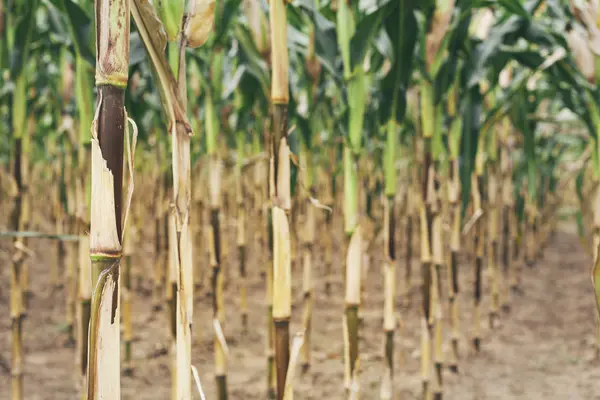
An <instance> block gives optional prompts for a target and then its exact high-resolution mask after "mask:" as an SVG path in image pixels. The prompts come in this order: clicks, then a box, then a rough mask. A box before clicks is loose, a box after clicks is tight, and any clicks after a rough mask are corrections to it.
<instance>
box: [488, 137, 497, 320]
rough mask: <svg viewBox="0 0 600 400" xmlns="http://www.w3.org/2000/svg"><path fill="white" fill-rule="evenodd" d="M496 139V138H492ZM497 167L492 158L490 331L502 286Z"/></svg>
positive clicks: (490, 185) (490, 190) (489, 192)
mask: <svg viewBox="0 0 600 400" xmlns="http://www.w3.org/2000/svg"><path fill="white" fill-rule="evenodd" d="M492 137H494V136H492ZM497 170H498V168H497V165H496V162H495V160H493V159H492V158H491V152H490V163H489V165H488V170H487V171H488V185H487V189H488V207H489V213H488V218H487V220H488V252H487V255H488V267H489V271H490V282H491V302H490V313H489V325H490V329H494V326H495V320H496V318H498V308H499V303H500V297H499V296H500V293H499V290H500V284H499V276H498V265H497V263H498V201H497V199H498V183H497Z"/></svg>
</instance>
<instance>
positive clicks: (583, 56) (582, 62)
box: [567, 29, 596, 81]
mask: <svg viewBox="0 0 600 400" xmlns="http://www.w3.org/2000/svg"><path fill="white" fill-rule="evenodd" d="M567 41H568V43H569V47H570V48H571V51H572V52H573V57H574V58H575V63H576V64H577V68H579V70H580V71H581V73H582V74H583V76H585V78H586V79H587V80H588V81H592V80H593V79H594V77H595V69H596V67H595V62H594V55H593V54H592V50H591V49H590V46H589V45H588V42H587V40H586V38H585V34H584V33H583V32H582V30H581V29H572V30H571V31H570V32H567Z"/></svg>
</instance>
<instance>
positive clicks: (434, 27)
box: [425, 0, 454, 66]
mask: <svg viewBox="0 0 600 400" xmlns="http://www.w3.org/2000/svg"><path fill="white" fill-rule="evenodd" d="M453 11H454V0H437V1H436V9H435V12H434V14H433V21H432V22H431V28H430V30H429V32H428V33H427V38H426V54H425V56H426V58H427V65H429V66H431V65H432V64H433V62H434V60H435V58H436V57H437V55H438V52H439V50H440V46H441V44H442V41H443V40H444V36H446V32H447V31H448V28H449V27H450V20H451V19H452V12H453Z"/></svg>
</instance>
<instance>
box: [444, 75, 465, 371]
mask: <svg viewBox="0 0 600 400" xmlns="http://www.w3.org/2000/svg"><path fill="white" fill-rule="evenodd" d="M458 79H459V77H458V75H457V78H456V81H455V82H454V86H453V87H452V91H451V94H450V97H449V101H448V114H449V115H450V116H451V118H453V121H452V124H451V126H450V134H449V148H450V149H449V150H450V151H449V156H450V157H449V161H450V165H449V169H450V170H449V175H450V176H449V180H448V191H447V196H448V204H449V208H450V209H449V212H450V218H451V222H450V224H451V227H450V265H449V268H448V289H449V290H448V306H449V307H448V308H449V311H450V331H451V348H450V360H449V368H450V371H452V372H454V373H457V372H458V357H459V355H458V342H459V338H460V311H459V310H460V308H459V274H458V258H459V254H460V247H461V243H460V227H461V211H462V210H461V204H460V198H461V185H460V171H459V156H460V142H461V136H462V129H463V126H462V125H463V124H462V122H463V121H462V117H461V116H460V115H458V103H459V96H458V85H459V81H458Z"/></svg>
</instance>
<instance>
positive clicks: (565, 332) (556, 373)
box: [0, 225, 600, 400]
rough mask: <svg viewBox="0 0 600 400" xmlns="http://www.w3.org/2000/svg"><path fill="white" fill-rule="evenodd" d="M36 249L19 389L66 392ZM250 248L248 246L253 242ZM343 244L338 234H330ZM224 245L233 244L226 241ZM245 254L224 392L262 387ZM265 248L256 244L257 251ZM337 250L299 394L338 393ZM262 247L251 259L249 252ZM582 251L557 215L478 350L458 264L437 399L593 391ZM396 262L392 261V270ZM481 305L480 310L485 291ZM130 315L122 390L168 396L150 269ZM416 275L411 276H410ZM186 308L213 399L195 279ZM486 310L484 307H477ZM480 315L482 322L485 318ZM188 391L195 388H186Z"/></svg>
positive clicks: (233, 301)
mask: <svg viewBox="0 0 600 400" xmlns="http://www.w3.org/2000/svg"><path fill="white" fill-rule="evenodd" d="M30 247H31V249H32V250H33V251H34V255H33V257H32V258H31V260H30V265H31V288H32V293H33V295H32V296H31V299H30V308H29V314H28V315H27V319H26V320H25V323H24V343H25V353H26V356H25V364H26V367H25V377H24V386H25V398H26V399H27V400H37V399H40V400H41V399H44V400H46V399H48V400H50V399H51V400H62V399H76V398H78V389H77V386H78V384H77V381H78V380H77V376H76V375H77V374H76V371H77V368H76V362H75V350H74V348H73V346H70V345H68V343H66V339H67V337H66V334H65V332H64V322H65V294H64V291H63V290H62V289H61V290H59V291H53V290H52V287H51V285H50V283H49V281H50V272H49V271H50V265H51V263H52V262H54V260H55V249H56V246H55V245H54V242H52V241H49V240H45V239H36V240H30ZM147 247H148V248H146V247H143V246H142V247H140V248H138V250H139V251H138V253H137V254H135V255H134V262H135V263H136V268H137V269H136V274H138V275H140V274H141V273H142V271H143V273H144V274H147V275H146V276H151V275H150V274H151V265H152V260H150V259H148V258H143V257H142V256H141V254H143V252H146V254H152V245H151V244H150V243H148V244H147ZM254 248H256V246H254ZM338 249H340V250H341V249H343V246H341V244H340V246H338ZM232 253H234V252H233V251H232ZM251 253H253V254H252V255H251V258H250V260H249V261H248V266H249V274H250V276H249V278H248V293H249V299H248V301H249V307H250V313H249V322H250V324H249V325H250V330H249V331H248V332H244V330H243V329H242V325H241V318H240V312H239V294H238V293H239V277H238V271H237V262H236V260H235V259H234V258H233V257H231V258H230V259H228V260H226V263H227V268H229V269H230V270H229V272H228V284H227V290H226V295H227V302H226V313H227V316H228V317H227V321H226V324H225V327H224V330H225V333H226V336H227V339H228V345H229V348H230V359H229V371H230V373H229V376H228V384H229V394H230V399H265V398H266V373H265V369H266V359H265V337H266V335H265V332H266V329H265V325H266V308H265V301H264V297H265V295H264V293H265V290H264V280H263V278H262V277H261V274H260V270H262V268H263V264H264V263H265V261H264V258H263V259H261V257H259V255H257V254H258V253H259V252H257V251H252V252H251ZM261 253H266V252H264V251H263V252H261ZM340 256H341V252H340V251H338V252H337V253H336V258H335V259H336V260H337V264H335V265H334V268H335V271H334V272H335V276H336V277H337V279H336V281H335V282H334V285H333V289H332V293H331V295H330V296H327V295H326V294H325V292H324V289H323V288H324V272H323V268H322V267H321V264H320V261H321V257H320V253H317V257H316V265H317V269H318V271H317V272H316V273H315V286H316V289H315V292H316V293H315V294H316V300H315V301H316V302H315V312H314V316H313V317H314V319H313V353H312V354H313V363H312V366H311V368H310V370H309V371H308V372H307V373H305V374H301V373H300V372H299V373H298V377H297V387H296V398H297V399H323V398H330V399H343V398H344V397H345V396H344V389H343V358H342V354H343V346H342V330H341V329H342V310H343V294H342V291H343V288H342V284H341V283H342V279H341V274H342V272H341V268H342V265H343V261H341V260H343V258H342V257H340ZM259 259H260V260H259ZM378 259H379V257H377V256H374V257H373V258H372V262H371V267H370V269H369V271H368V275H367V278H366V287H365V295H364V302H363V305H362V311H361V315H362V317H363V321H364V325H363V328H362V333H361V336H362V338H361V343H360V351H361V376H360V384H361V392H362V398H363V399H377V398H379V386H380V380H381V376H382V372H383V357H382V346H383V334H382V331H381V326H382V319H381V318H382V307H383V297H382V296H383V290H382V283H383V282H382V280H383V276H382V273H381V270H380V265H379V262H378ZM0 265H2V266H4V268H1V269H0V398H1V399H8V398H10V319H9V307H8V303H9V281H10V279H9V276H10V275H9V271H10V269H9V266H10V241H9V240H7V239H2V240H1V241H0ZM590 265H591V261H590V256H589V255H588V254H587V253H586V252H585V251H584V250H583V249H582V247H581V245H580V243H579V240H578V238H577V237H576V235H575V234H574V232H573V230H572V228H571V226H568V225H564V226H561V228H560V230H559V232H557V233H556V234H555V235H554V236H553V237H552V238H551V239H550V241H549V243H548V245H547V247H546V250H545V252H544V256H543V258H542V259H540V260H538V261H537V262H536V264H535V265H534V266H533V267H531V268H529V267H524V268H523V272H522V288H521V289H522V290H521V291H520V292H519V293H513V294H512V297H511V303H510V304H511V309H510V311H509V312H506V311H503V313H502V314H501V316H500V322H499V326H498V327H497V328H496V329H494V330H493V331H492V330H490V329H489V327H487V326H486V327H485V329H484V334H483V341H482V350H481V352H479V353H478V354H476V353H475V352H474V350H473V349H472V348H471V346H470V342H471V340H470V337H471V336H470V335H471V333H470V331H471V327H472V325H473V323H472V313H471V311H472V307H471V305H472V280H473V278H472V275H473V274H472V271H473V268H472V266H471V265H469V264H465V263H464V262H463V263H462V265H461V270H460V274H461V284H462V285H461V286H462V288H463V289H464V290H463V292H462V293H461V297H460V301H461V305H462V315H461V319H462V320H461V324H462V332H463V337H462V340H461V343H460V344H461V359H460V372H459V374H458V375H453V374H451V373H450V372H449V371H448V370H446V371H445V376H444V378H445V399H451V400H480V399H481V400H483V399H486V400H493V399H502V400H508V399H529V400H536V399H544V400H551V399H556V400H564V399H570V400H576V399H582V400H590V399H600V368H599V365H600V363H599V361H598V360H597V359H596V355H595V350H594V343H595V336H594V335H595V309H594V302H593V292H592V289H591V282H590V277H589V276H590V273H589V272H590V271H589V269H590ZM403 270H404V265H403V264H402V262H399V268H398V274H399V280H400V276H403ZM413 270H414V274H413V276H415V279H416V277H418V276H419V275H418V273H417V272H418V262H417V260H414V266H413ZM294 274H295V286H294V299H295V304H294V309H293V314H294V315H293V323H292V331H293V332H297V331H298V330H299V329H300V327H301V325H300V321H301V316H302V312H301V311H302V293H301V285H300V281H301V276H302V275H301V270H300V268H298V267H296V268H295V270H294ZM487 281H488V279H486V292H484V293H486V297H485V300H484V304H483V310H485V314H487V310H488V302H487V301H488V299H487V287H488V286H487V285H488V282H487ZM134 282H136V283H135V289H136V290H135V297H134V300H133V310H134V316H133V318H134V319H133V326H134V332H135V340H134V343H133V355H134V361H135V367H134V371H133V374H132V375H131V376H126V375H125V374H123V375H122V380H121V386H122V398H123V399H136V400H143V399H168V398H169V393H170V372H169V355H168V348H169V336H168V335H169V334H168V328H167V327H168V321H167V315H166V312H165V310H164V308H163V310H160V311H154V310H153V309H152V300H151V295H150V294H149V293H150V289H151V283H150V281H149V279H147V278H143V279H139V280H138V279H135V280H134ZM415 284H416V281H415ZM418 299H419V295H418V293H417V292H416V291H415V293H414V294H413V295H412V296H411V302H410V303H411V304H412V305H409V304H408V302H407V301H405V300H401V299H399V301H398V310H399V313H398V314H399V316H400V319H401V326H402V328H401V330H400V331H399V332H398V333H397V334H396V348H397V351H396V359H395V362H396V368H395V377H394V379H395V382H394V383H395V393H396V396H395V398H396V399H418V398H420V391H421V384H420V379H419V372H418V371H419V317H418V315H419V313H418V307H417V306H418V304H419V303H418ZM194 312H195V314H194V320H195V321H194V324H195V325H194V336H195V343H194V345H193V363H194V365H195V366H196V367H197V368H198V371H199V374H200V379H201V381H202V385H203V387H204V390H205V393H206V395H207V398H208V399H215V383H214V377H213V368H212V363H213V362H212V342H213V339H212V338H213V330H212V325H211V305H210V294H209V293H208V291H207V289H205V288H201V289H200V290H199V291H198V296H197V299H196V305H195V311H194ZM484 320H485V321H487V318H485V319H484ZM486 325H487V324H486ZM195 396H196V397H195V398H199V396H198V395H197V394H195Z"/></svg>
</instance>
